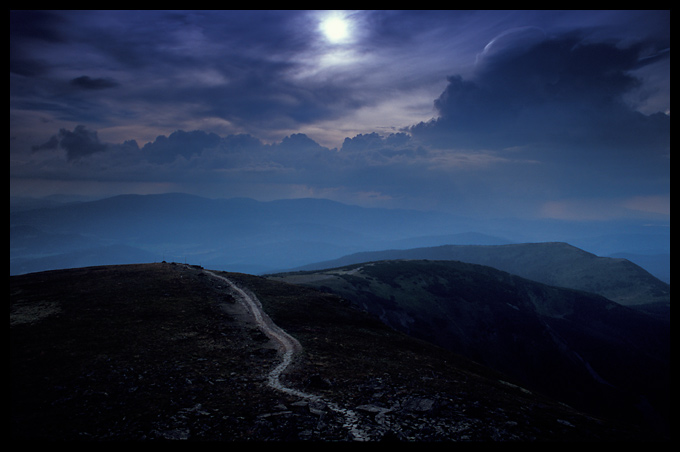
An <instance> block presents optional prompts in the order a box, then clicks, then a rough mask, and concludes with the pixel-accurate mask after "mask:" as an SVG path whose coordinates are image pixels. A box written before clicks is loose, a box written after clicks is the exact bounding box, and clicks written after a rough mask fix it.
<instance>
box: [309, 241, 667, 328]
mask: <svg viewBox="0 0 680 452" xmlns="http://www.w3.org/2000/svg"><path fill="white" fill-rule="evenodd" d="M394 259H429V260H457V261H462V262H468V263H472V264H479V265H486V266H490V267H494V268H497V269H499V270H503V271H506V272H508V273H512V274H515V275H518V276H522V277H524V278H527V279H531V280H534V281H538V282H541V283H544V284H549V285H554V286H558V287H566V288H571V289H577V290H583V291H586V292H592V293H597V294H599V295H602V296H604V297H607V298H609V299H610V300H613V301H616V302H618V303H621V304H624V305H642V304H653V303H663V304H668V305H670V285H669V284H666V283H664V282H663V281H660V280H659V279H658V278H656V277H654V276H652V275H651V274H650V273H649V272H647V271H646V270H644V269H643V268H641V267H640V266H638V265H636V264H634V263H632V262H630V261H629V260H627V259H623V258H612V257H600V256H596V255H595V254H592V253H589V252H586V251H584V250H582V249H579V248H577V247H575V246H571V245H569V244H567V243H560V242H545V243H515V244H506V245H444V246H436V247H425V248H413V249H405V250H385V251H373V252H362V253H355V254H351V255H348V256H345V257H342V258H339V259H334V260H331V261H326V262H319V263H316V264H310V265H306V266H303V267H300V268H298V269H296V270H302V271H308V270H320V269H324V268H334V267H341V266H345V265H351V264H357V263H362V262H372V261H382V260H394ZM669 315H670V313H669Z"/></svg>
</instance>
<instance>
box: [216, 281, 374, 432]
mask: <svg viewBox="0 0 680 452" xmlns="http://www.w3.org/2000/svg"><path fill="white" fill-rule="evenodd" d="M203 271H204V272H205V273H206V274H208V275H210V276H212V277H214V278H217V279H219V280H220V281H223V282H225V283H226V284H227V285H229V287H230V288H231V291H232V294H233V295H235V298H236V299H237V300H238V302H239V303H241V304H242V305H243V306H244V307H245V308H246V309H247V310H248V312H249V313H250V314H251V315H252V316H253V319H254V320H255V323H256V324H257V326H258V327H259V328H260V330H261V331H262V332H263V333H264V334H265V335H267V336H268V337H269V338H270V339H271V340H273V341H274V342H275V343H277V344H278V348H279V353H280V354H281V355H282V359H281V363H279V364H278V365H277V366H276V367H274V369H272V370H271V371H270V372H269V375H268V377H267V385H269V386H270V387H271V388H273V389H276V390H277V391H281V392H283V393H285V394H289V395H292V396H295V397H298V398H301V399H304V400H308V401H310V402H319V403H323V404H325V405H326V406H327V407H328V408H330V409H331V410H333V411H335V412H336V413H339V414H341V415H342V416H343V417H344V418H345V423H344V425H343V426H344V427H345V428H347V429H349V434H350V438H351V439H352V440H354V441H368V440H370V436H369V435H368V433H367V432H366V431H364V430H363V429H361V428H360V425H359V424H360V421H359V416H358V415H357V413H356V412H354V411H352V410H349V409H346V408H342V407H340V406H338V405H337V404H335V403H332V402H328V401H324V400H323V399H322V398H321V397H320V396H318V395H314V394H308V393H306V392H303V391H300V390H297V389H294V388H290V387H288V386H285V385H284V384H283V383H282V382H281V378H280V377H281V374H282V373H283V372H284V371H285V370H286V368H287V367H288V366H289V365H290V364H291V363H292V361H293V357H294V356H295V354H296V353H297V352H299V351H300V350H302V346H301V345H300V343H299V342H298V341H297V339H295V338H294V337H293V336H291V335H290V334H288V333H287V332H285V331H284V330H283V329H282V328H280V327H279V326H278V325H276V324H275V323H274V322H273V321H272V320H271V318H270V317H269V316H268V315H267V314H266V313H265V312H264V311H263V310H262V304H261V303H260V300H258V299H257V297H256V296H255V295H254V294H252V293H248V292H246V291H245V290H243V289H242V288H240V287H239V286H237V285H236V284H235V283H234V282H232V281H231V280H230V279H228V278H226V277H224V276H221V275H218V274H216V273H213V272H211V271H209V270H203Z"/></svg>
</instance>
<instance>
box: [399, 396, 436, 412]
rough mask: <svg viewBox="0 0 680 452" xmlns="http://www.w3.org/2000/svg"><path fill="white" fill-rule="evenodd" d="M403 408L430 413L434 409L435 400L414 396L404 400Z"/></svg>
mask: <svg viewBox="0 0 680 452" xmlns="http://www.w3.org/2000/svg"><path fill="white" fill-rule="evenodd" d="M402 409H403V410H405V411H413V412H417V413H429V412H431V411H432V410H433V409H434V400H432V399H426V398H420V397H413V398H410V399H407V400H405V401H404V403H403V404H402Z"/></svg>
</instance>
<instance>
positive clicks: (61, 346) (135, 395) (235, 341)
mask: <svg viewBox="0 0 680 452" xmlns="http://www.w3.org/2000/svg"><path fill="white" fill-rule="evenodd" d="M221 275H224V276H227V277H228V278H229V279H230V280H231V281H234V282H235V283H236V284H238V285H239V286H241V287H244V288H246V290H248V291H252V292H253V293H255V294H256V295H257V297H258V298H259V300H260V301H261V303H262V305H263V307H264V309H265V311H266V313H267V314H268V315H269V317H271V319H272V320H273V321H274V322H275V323H276V324H278V325H279V326H280V327H282V328H283V329H284V330H286V331H287V332H288V333H289V334H291V335H293V336H294V337H295V338H296V339H297V340H298V341H299V342H300V344H301V345H302V351H301V352H300V353H299V354H298V355H297V356H296V358H295V360H294V364H293V367H292V369H290V370H289V371H287V372H286V374H285V375H284V377H283V378H284V380H285V381H286V382H287V384H289V385H291V386H293V387H297V388H300V389H303V390H305V391H308V392H315V393H318V394H321V395H322V396H323V398H324V399H326V400H332V401H333V403H336V404H339V405H342V406H347V407H350V408H351V409H352V410H353V413H355V414H356V416H357V418H358V419H357V420H358V421H359V422H361V423H363V425H364V426H365V428H366V429H367V430H368V431H369V432H370V433H371V439H376V440H377V439H383V440H386V439H403V440H411V441H417V440H430V441H432V440H469V441H485V440H527V441H528V440H550V441H561V440H634V439H659V437H658V436H656V435H655V434H651V436H650V432H648V431H647V432H645V431H643V430H641V429H639V428H636V427H633V426H631V425H628V424H618V423H614V422H610V421H604V420H601V419H597V418H594V417H592V416H588V415H584V414H582V413H579V412H578V411H575V410H573V409H571V408H568V407H566V406H564V405H563V404H560V403H556V402H553V401H551V400H550V399H548V398H546V397H543V396H541V395H539V394H537V393H534V392H530V391H528V390H526V389H523V388H521V387H519V386H517V385H516V382H513V380H512V379H510V378H508V377H506V376H502V375H501V374H499V373H497V372H495V371H491V370H489V369H487V368H485V367H483V366H480V365H478V364H475V363H473V362H471V361H469V360H467V359H465V358H463V357H461V356H459V355H456V354H453V353H450V352H448V351H445V350H443V349H441V348H439V347H436V346H434V345H431V344H428V343H426V342H423V341H420V340H417V339H413V338H411V337H408V336H406V335H405V334H403V333H399V332H396V331H394V330H393V329H391V328H388V327H387V326H385V325H384V324H383V323H382V322H380V321H379V320H377V319H375V318H373V317H372V316H370V315H369V314H367V313H364V312H361V311H358V310H356V309H355V308H353V307H351V306H350V305H349V303H348V302H347V301H345V300H343V299H341V298H339V297H337V296H334V295H330V294H326V293H322V292H319V291H317V290H313V289H310V288H305V287H300V286H296V285H292V284H285V283H281V282H277V281H272V280H268V279H265V278H262V277H256V276H251V275H247V274H237V273H221ZM10 349H11V355H10V358H11V363H10V371H11V372H10V377H11V379H10V382H11V389H10V394H11V411H10V414H11V423H10V429H11V438H12V439H13V440H26V439H31V440H108V441H111V440H134V441H139V440H154V439H160V440H168V439H170V440H172V439H187V440H200V441H262V440H305V439H309V440H322V441H324V440H345V439H348V431H347V427H346V423H344V420H343V419H342V418H341V417H340V416H338V415H337V414H335V413H334V412H333V411H332V410H330V409H329V408H328V405H324V404H316V405H315V404H312V403H308V402H304V401H300V400H299V399H297V398H295V397H293V396H291V395H289V394H284V393H281V392H277V391H275V390H273V389H272V388H270V387H268V386H267V384H266V373H267V372H268V371H269V370H270V369H271V368H272V367H274V366H275V365H276V364H277V363H278V362H279V361H280V357H279V356H278V354H277V351H276V350H275V349H274V347H273V344H272V342H271V341H270V340H268V339H267V337H266V336H264V335H263V334H262V332H261V331H260V330H259V329H258V328H256V325H255V324H254V323H253V321H252V317H251V316H250V315H249V314H248V313H247V312H246V311H245V310H244V307H243V306H241V305H240V304H239V303H237V302H236V298H234V295H233V292H230V291H229V290H228V288H227V287H226V286H225V284H224V283H223V282H221V281H220V280H218V279H216V278H213V277H211V276H210V275H208V274H207V273H206V272H204V271H203V270H202V269H201V268H200V267H196V266H187V265H179V264H166V263H161V264H143V265H121V266H105V267H88V268H79V269H69V270H55V271H49V272H41V273H32V274H26V275H21V276H11V277H10Z"/></svg>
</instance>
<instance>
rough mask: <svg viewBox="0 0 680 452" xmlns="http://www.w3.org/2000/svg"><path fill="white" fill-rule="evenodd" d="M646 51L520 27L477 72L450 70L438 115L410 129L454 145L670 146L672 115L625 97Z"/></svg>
mask: <svg viewBox="0 0 680 452" xmlns="http://www.w3.org/2000/svg"><path fill="white" fill-rule="evenodd" d="M642 51H643V48H642V46H630V47H627V48H621V47H618V46H615V45H612V44H609V43H591V42H586V41H584V40H583V39H581V38H580V37H579V36H572V35H570V36H563V37H555V38H549V37H545V35H544V33H543V32H542V31H540V30H539V29H537V28H534V27H532V28H523V29H518V30H514V31H513V32H510V33H507V34H505V35H502V36H500V37H498V38H497V39H495V40H493V41H492V42H491V43H490V44H489V45H488V46H487V47H486V48H485V49H484V52H482V53H481V55H480V59H479V61H478V64H477V68H476V72H475V74H474V77H473V78H470V79H463V77H462V76H460V75H454V76H450V77H449V78H448V86H447V87H446V89H445V91H444V92H443V93H442V95H441V96H440V97H439V98H438V99H437V100H436V101H435V106H436V108H437V111H438V113H439V117H438V118H437V119H435V120H433V121H430V122H427V123H420V124H418V125H416V126H414V127H413V128H412V129H411V131H412V133H413V134H414V135H415V136H418V137H420V138H422V139H424V140H429V141H433V142H436V143H438V144H439V145H442V146H444V145H446V146H453V147H455V146H461V147H467V148H470V147H473V146H476V147H481V148H494V149H503V148H507V147H511V146H528V145H531V146H536V147H538V146H542V147H543V148H548V149H556V148H557V149H565V148H572V149H573V148H574V147H576V146H578V147H580V148H582V149H587V150H588V151H589V152H590V151H593V150H594V149H598V150H600V151H602V150H608V151H611V150H614V151H615V152H622V151H631V150H632V151H633V152H635V151H639V150H640V147H641V146H644V147H645V148H646V150H645V152H649V150H650V148H651V152H667V150H668V146H669V145H670V118H669V117H667V116H665V115H650V116H647V115H643V114H641V113H639V112H637V111H635V110H634V109H633V108H631V106H630V105H628V104H626V103H625V102H624V96H625V95H626V94H627V93H629V92H630V91H631V90H634V89H636V88H637V87H639V83H640V82H639V80H638V79H637V78H635V77H634V76H632V75H631V73H630V72H631V71H632V70H634V69H638V68H639V67H640V65H643V64H645V61H644V59H641V55H642Z"/></svg>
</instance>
